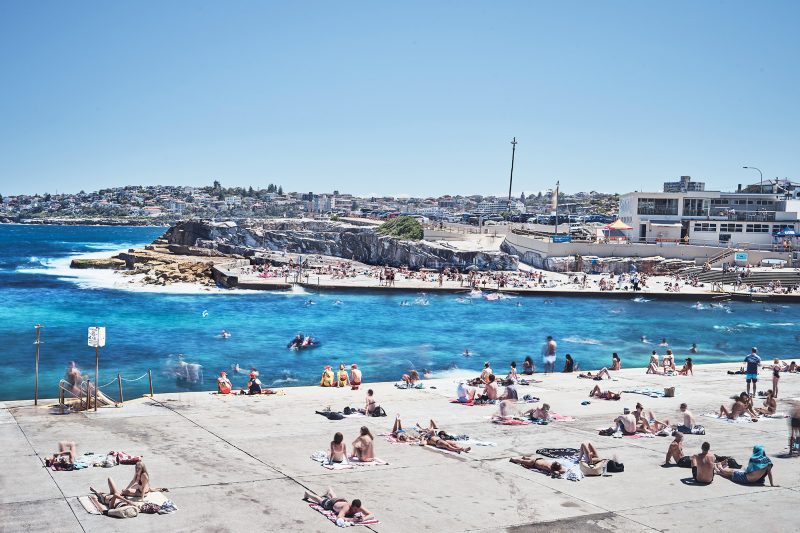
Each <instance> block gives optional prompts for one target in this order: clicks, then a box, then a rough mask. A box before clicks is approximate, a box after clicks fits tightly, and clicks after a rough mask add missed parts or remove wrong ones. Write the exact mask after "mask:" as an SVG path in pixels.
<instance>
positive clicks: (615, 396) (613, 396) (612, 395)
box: [589, 385, 622, 400]
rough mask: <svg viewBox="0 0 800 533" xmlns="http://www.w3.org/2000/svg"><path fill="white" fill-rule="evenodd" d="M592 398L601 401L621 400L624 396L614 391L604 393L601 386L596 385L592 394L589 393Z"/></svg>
mask: <svg viewBox="0 0 800 533" xmlns="http://www.w3.org/2000/svg"><path fill="white" fill-rule="evenodd" d="M589 397H590V398H600V399H601V400H619V399H620V398H622V394H621V393H619V392H613V391H610V390H608V391H602V390H600V385H595V386H594V388H593V389H592V392H590V393H589Z"/></svg>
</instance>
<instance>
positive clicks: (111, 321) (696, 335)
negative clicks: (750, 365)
mask: <svg viewBox="0 0 800 533" xmlns="http://www.w3.org/2000/svg"><path fill="white" fill-rule="evenodd" d="M163 231H164V230H163V228H120V227H57V226H14V225H0V284H2V285H0V286H2V291H0V335H2V338H3V342H2V346H1V347H0V361H2V363H3V365H2V366H0V379H2V383H4V384H5V386H4V387H3V388H2V389H0V399H22V398H32V397H33V383H34V378H33V370H34V354H35V351H34V344H33V341H34V338H35V331H34V328H33V326H34V325H35V324H36V323H41V324H42V325H44V326H45V327H44V329H43V330H42V341H43V343H42V345H41V359H40V386H41V392H40V396H41V397H55V396H56V395H57V393H58V389H57V383H58V380H59V378H61V377H62V375H63V373H64V368H65V367H66V366H67V364H68V363H69V361H71V360H74V361H76V362H77V364H78V367H79V368H80V369H81V371H83V372H89V371H90V370H91V373H92V374H93V371H94V350H93V349H92V348H89V347H88V346H87V343H86V328H87V327H88V326H92V325H101V326H105V327H106V328H107V346H106V347H105V348H102V349H101V351H100V383H101V385H102V384H105V383H106V382H108V381H110V380H112V379H113V378H115V377H116V374H117V372H120V373H122V375H123V377H125V378H128V379H133V378H137V377H139V376H141V375H142V374H144V373H145V372H146V371H147V369H152V371H153V376H154V381H155V388H156V391H160V392H166V391H178V390H186V388H187V387H186V384H185V383H183V382H179V381H177V380H176V378H175V373H174V366H175V362H176V356H177V355H178V354H183V355H184V360H185V361H187V362H190V363H198V364H200V365H202V369H203V381H202V382H201V383H199V384H195V385H193V386H192V388H193V390H198V389H212V388H214V387H215V385H214V382H215V378H216V375H217V373H218V372H219V370H228V369H230V367H231V365H235V364H237V363H238V364H239V365H240V366H241V367H243V368H248V369H249V368H250V367H251V366H255V367H257V368H259V370H260V372H261V376H262V379H263V381H264V382H265V383H266V384H268V385H275V386H284V385H308V384H312V383H316V382H317V381H318V376H319V374H320V372H321V370H322V367H323V366H324V365H325V364H331V365H334V366H336V365H338V364H339V363H340V362H344V363H347V364H348V365H349V363H351V362H356V363H358V364H359V367H360V368H361V369H362V371H363V373H364V378H365V379H366V380H367V381H379V380H380V381H386V380H395V379H398V378H399V376H400V375H402V373H403V372H405V371H407V369H409V368H412V367H414V368H417V369H422V368H427V369H430V370H432V371H433V372H434V375H439V376H442V375H447V372H448V371H449V370H452V369H454V368H459V369H472V370H476V371H477V370H478V369H480V368H481V367H482V365H483V362H484V360H487V359H488V360H491V361H492V366H493V368H494V369H495V370H496V371H497V372H498V373H500V372H501V371H502V372H505V371H506V369H507V368H508V363H509V362H510V361H511V360H516V361H517V362H518V363H519V364H521V361H522V359H523V358H524V357H525V356H526V355H532V356H533V357H534V360H535V361H536V363H537V366H540V359H541V357H540V353H541V345H542V343H543V342H544V337H545V336H546V335H553V336H554V337H555V338H556V340H557V341H558V343H559V350H558V353H559V359H558V364H559V366H560V365H563V354H564V353H571V354H572V355H573V357H574V358H575V360H576V361H577V362H578V364H579V365H580V366H581V368H587V369H588V368H597V367H599V366H606V365H608V364H609V361H610V358H611V352H614V351H616V352H618V353H619V354H620V356H621V358H622V362H623V365H624V366H626V367H630V366H644V365H645V364H646V362H647V359H648V357H649V353H650V350H652V349H653V347H654V344H655V345H657V344H658V343H659V342H660V340H661V338H666V339H667V340H668V342H669V344H670V347H671V348H673V350H675V352H676V354H677V356H678V359H679V361H680V360H682V359H681V358H682V357H685V356H686V355H688V354H687V352H688V348H689V346H691V343H693V342H694V343H697V345H698V348H699V350H700V353H699V354H697V355H694V356H693V357H694V359H695V361H697V362H699V363H704V362H718V361H731V360H740V359H741V358H743V357H744V354H745V353H746V352H748V351H749V349H750V347H751V346H754V345H755V346H758V347H759V349H760V351H761V353H762V356H763V357H773V356H778V357H782V358H789V359H791V358H793V357H794V356H795V353H796V350H797V347H798V340H797V339H798V337H797V335H798V333H800V331H798V330H800V306H798V305H786V304H780V305H779V304H770V305H768V306H765V305H764V304H751V303H730V304H726V305H725V306H723V307H711V306H710V305H709V304H704V305H702V306H700V307H701V308H699V309H698V308H695V307H694V304H693V303H692V302H675V301H658V300H653V301H641V300H640V301H634V300H633V299H630V300H627V299H622V300H616V299H614V300H611V299H602V298H588V297H587V298H557V297H556V298H553V297H520V298H509V299H505V300H499V301H486V300H484V299H481V298H469V296H468V295H467V294H466V293H465V294H464V295H453V294H448V295H427V296H426V297H424V300H425V301H427V305H423V304H424V303H425V301H423V297H422V296H421V295H416V294H408V293H405V294H396V295H388V296H387V295H385V294H375V293H348V292H340V293H323V294H308V293H278V292H247V291H241V292H229V291H218V292H215V293H203V292H199V291H198V292H194V293H177V294H164V293H158V292H142V291H138V290H133V289H128V290H120V289H115V288H108V287H109V286H110V285H111V283H112V282H113V280H112V278H111V276H112V275H111V273H109V272H100V273H98V272H76V271H70V270H69V269H68V268H67V265H68V264H69V258H70V257H71V256H74V255H76V254H84V253H93V252H98V251H103V250H116V249H121V248H127V247H130V246H133V245H135V244H143V243H147V242H150V241H151V240H152V239H154V238H155V237H157V236H158V235H160V234H161V233H163ZM75 275H78V276H79V277H74V276H75ZM116 279H117V281H119V277H117V278H116ZM308 300H312V301H313V302H314V304H313V305H307V302H308ZM338 302H340V303H338ZM403 302H405V303H407V304H409V305H402V304H403ZM222 329H227V330H229V331H230V332H231V334H232V337H231V338H229V339H222V338H221V337H220V336H219V332H220V331H221V330H222ZM298 331H303V332H305V333H306V334H313V335H314V336H316V337H318V338H319V339H320V340H321V341H322V343H323V345H322V346H321V347H320V348H317V349H314V350H309V351H304V352H300V353H296V352H291V351H289V350H287V349H286V343H287V342H288V341H289V340H290V339H291V337H293V336H294V335H295V334H296V333H297V332H298ZM642 335H645V336H647V338H648V339H651V340H652V342H653V344H643V343H642V342H641V341H640V337H641V336H642ZM465 347H469V349H470V351H471V352H473V353H474V354H475V355H474V356H472V357H469V358H467V357H463V356H462V355H461V353H462V352H463V350H464V348H465ZM655 347H656V348H657V349H658V350H659V353H663V351H664V348H661V347H658V346H655ZM726 354H730V355H726ZM233 381H234V385H237V386H241V385H244V383H245V381H246V376H242V375H239V376H233ZM146 387H147V385H146V379H145V380H140V381H135V382H130V383H125V394H126V396H128V397H130V396H132V395H137V394H141V393H144V392H145V391H146ZM104 390H106V391H107V392H109V393H110V394H116V390H117V389H116V383H114V384H111V385H109V386H107V387H106V388H105V389H104Z"/></svg>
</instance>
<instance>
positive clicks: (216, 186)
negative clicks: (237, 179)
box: [214, 180, 222, 191]
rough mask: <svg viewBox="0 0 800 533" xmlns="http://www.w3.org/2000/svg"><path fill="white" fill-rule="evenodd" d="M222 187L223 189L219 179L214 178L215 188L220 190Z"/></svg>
mask: <svg viewBox="0 0 800 533" xmlns="http://www.w3.org/2000/svg"><path fill="white" fill-rule="evenodd" d="M220 189H222V185H221V184H220V183H219V181H217V180H214V190H215V191H218V190H220Z"/></svg>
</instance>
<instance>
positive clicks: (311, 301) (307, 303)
mask: <svg viewBox="0 0 800 533" xmlns="http://www.w3.org/2000/svg"><path fill="white" fill-rule="evenodd" d="M306 305H314V300H306Z"/></svg>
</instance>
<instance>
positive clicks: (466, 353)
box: [461, 348, 472, 357]
mask: <svg viewBox="0 0 800 533" xmlns="http://www.w3.org/2000/svg"><path fill="white" fill-rule="evenodd" d="M461 355H463V356H464V357H469V356H470V355H472V354H471V353H469V348H464V353H462V354H461Z"/></svg>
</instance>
